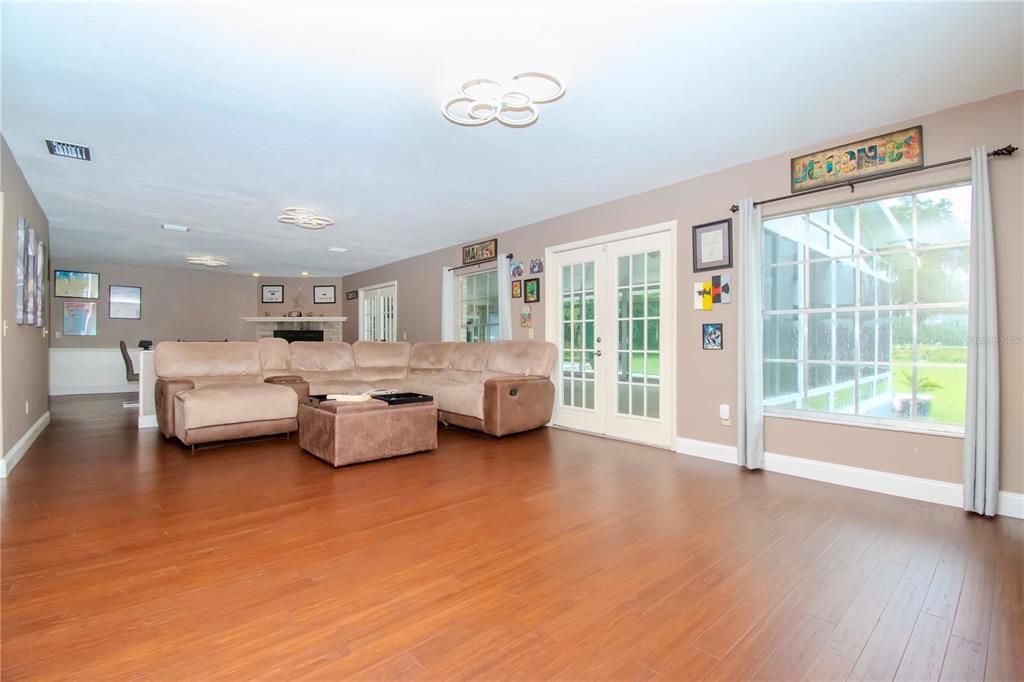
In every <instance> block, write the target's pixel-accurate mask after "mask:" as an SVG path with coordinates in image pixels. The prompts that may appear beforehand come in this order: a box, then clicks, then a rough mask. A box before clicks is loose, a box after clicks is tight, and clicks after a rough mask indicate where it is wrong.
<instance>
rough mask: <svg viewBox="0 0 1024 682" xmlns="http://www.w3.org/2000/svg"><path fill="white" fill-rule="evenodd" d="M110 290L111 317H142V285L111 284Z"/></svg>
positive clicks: (128, 318)
mask: <svg viewBox="0 0 1024 682" xmlns="http://www.w3.org/2000/svg"><path fill="white" fill-rule="evenodd" d="M109 292H110V319H112V320H141V319H142V287H125V286H120V285H117V284H111V285H110V287H109Z"/></svg>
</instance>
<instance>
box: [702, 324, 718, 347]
mask: <svg viewBox="0 0 1024 682" xmlns="http://www.w3.org/2000/svg"><path fill="white" fill-rule="evenodd" d="M701 342H702V343H703V346H704V350H722V323H721V322H705V323H704V324H703V325H701Z"/></svg>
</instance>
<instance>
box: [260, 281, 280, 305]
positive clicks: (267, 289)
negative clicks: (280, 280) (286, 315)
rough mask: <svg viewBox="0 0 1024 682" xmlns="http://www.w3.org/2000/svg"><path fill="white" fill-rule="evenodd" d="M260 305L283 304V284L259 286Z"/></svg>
mask: <svg viewBox="0 0 1024 682" xmlns="http://www.w3.org/2000/svg"><path fill="white" fill-rule="evenodd" d="M260 302H261V303H284V285H283V284H264V285H262V286H260Z"/></svg>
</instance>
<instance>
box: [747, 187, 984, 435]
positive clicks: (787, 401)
mask: <svg viewBox="0 0 1024 682" xmlns="http://www.w3.org/2000/svg"><path fill="white" fill-rule="evenodd" d="M970 215H971V188H970V186H969V185H957V186H952V187H946V188H942V189H936V190H929V191H924V192H918V193H915V194H907V195H903V196H897V197H891V198H886V199H878V200H874V201H867V202H861V203H856V204H850V205H844V206H837V207H834V208H828V209H822V210H819V211H813V212H808V213H801V214H797V215H788V216H781V217H775V218H769V219H767V220H765V221H764V227H765V233H764V278H765V279H764V358H765V360H764V402H765V408H766V411H768V412H769V413H771V412H773V411H775V412H777V413H778V412H787V411H790V410H802V411H813V412H818V413H832V414H840V415H849V416H850V417H851V418H853V419H855V420H862V421H864V422H875V423H877V422H880V421H892V422H894V423H906V422H910V421H918V422H931V423H934V424H942V425H953V426H954V427H955V426H960V427H962V426H963V423H964V417H965V411H966V385H967V287H968V283H969V270H970V259H969V243H970Z"/></svg>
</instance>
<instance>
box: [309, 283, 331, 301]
mask: <svg viewBox="0 0 1024 682" xmlns="http://www.w3.org/2000/svg"><path fill="white" fill-rule="evenodd" d="M336 301H337V298H336V294H335V289H334V285H333V284H320V285H314V286H313V303H335V302H336Z"/></svg>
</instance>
